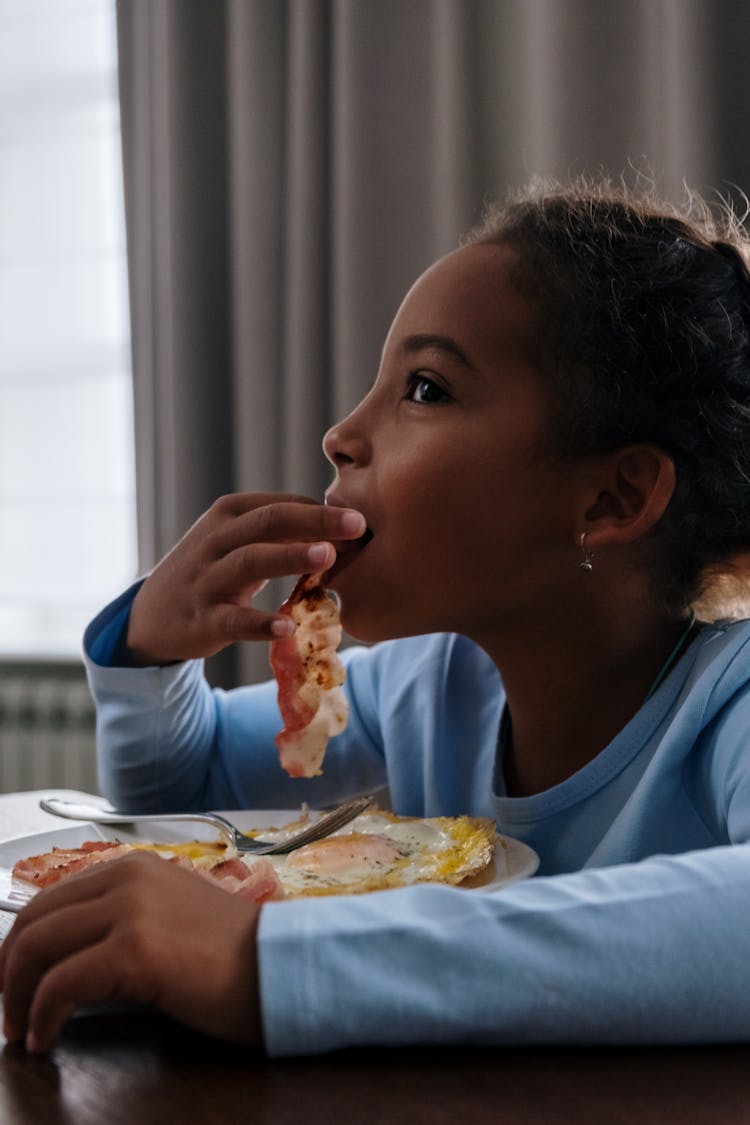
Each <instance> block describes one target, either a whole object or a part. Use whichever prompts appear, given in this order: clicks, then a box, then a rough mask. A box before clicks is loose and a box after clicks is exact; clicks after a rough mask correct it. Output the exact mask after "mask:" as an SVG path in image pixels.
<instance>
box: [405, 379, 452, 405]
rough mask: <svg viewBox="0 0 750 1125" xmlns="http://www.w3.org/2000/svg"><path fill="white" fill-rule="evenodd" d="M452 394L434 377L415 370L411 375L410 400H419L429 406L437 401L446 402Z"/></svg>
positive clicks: (407, 396) (408, 389)
mask: <svg viewBox="0 0 750 1125" xmlns="http://www.w3.org/2000/svg"><path fill="white" fill-rule="evenodd" d="M449 397H450V396H449V395H448V393H447V391H444V390H443V388H442V387H441V386H439V385H438V383H436V382H435V380H434V379H430V378H428V376H427V375H423V374H422V372H421V371H415V372H413V374H411V375H410V376H409V385H408V387H407V391H406V398H407V399H409V401H410V402H417V403H421V404H423V405H427V406H429V405H430V404H432V403H436V402H446V401H447V400H448V398H449Z"/></svg>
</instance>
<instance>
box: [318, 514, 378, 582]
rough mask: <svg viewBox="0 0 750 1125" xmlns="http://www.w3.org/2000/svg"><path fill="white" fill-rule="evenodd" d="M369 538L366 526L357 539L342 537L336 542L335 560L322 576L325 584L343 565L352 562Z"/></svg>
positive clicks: (369, 534) (369, 532)
mask: <svg viewBox="0 0 750 1125" xmlns="http://www.w3.org/2000/svg"><path fill="white" fill-rule="evenodd" d="M371 539H372V532H371V531H370V529H369V527H368V528H367V530H366V531H365V533H364V535H360V537H359V539H343V540H341V541H340V542H338V543H336V562H335V563H334V564H333V566H332V567H331V568H330V569H329V570H327V571H326V573H325V575H324V578H323V580H324V582H325V584H326V585H327V586H328V585H330V584H331V579H334V578H336V576H337V575H338V574H340V573H341V571H342V570H343V569H344V568H345V567H347V566H349V564H350V563H351V562H353V560H354V558H355V557H356V556H358V555H359V554H360V553H361V552H362V551H363V550H364V549H365V547H366V546H367V544H368V543H369V542H370V540H371Z"/></svg>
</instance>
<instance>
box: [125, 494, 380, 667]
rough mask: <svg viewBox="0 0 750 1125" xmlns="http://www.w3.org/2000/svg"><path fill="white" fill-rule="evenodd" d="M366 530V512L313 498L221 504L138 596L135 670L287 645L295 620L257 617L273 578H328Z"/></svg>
mask: <svg viewBox="0 0 750 1125" xmlns="http://www.w3.org/2000/svg"><path fill="white" fill-rule="evenodd" d="M364 530H365V520H364V517H363V516H361V515H360V514H359V513H358V512H353V511H351V510H350V509H345V508H335V507H326V506H325V505H323V504H319V503H317V502H316V501H314V500H309V499H307V498H306V497H301V496H289V495H283V496H279V495H265V494H256V493H240V494H236V495H231V496H223V497H221V499H219V500H217V501H216V502H215V503H214V504H213V505H212V506H211V507H210V508H209V510H208V511H207V512H206V513H205V514H204V515H203V516H201V518H200V519H199V520H198V521H197V523H195V524H194V525H193V526H192V527H191V528H190V530H189V531H188V532H187V534H186V535H185V536H184V537H183V538H182V539H181V540H180V541H179V543H178V544H177V545H176V547H174V548H173V549H172V550H171V551H170V552H169V554H168V555H166V556H165V558H164V559H163V560H162V561H161V562H160V563H159V565H158V566H157V567H156V569H155V570H154V571H153V572H152V574H151V575H150V576H149V577H148V578H147V579H146V581H145V582H144V584H143V586H142V587H141V589H140V590H139V591H138V594H137V595H136V598H135V600H134V602H133V607H132V610H131V614H130V625H129V629H128V637H127V644H128V648H129V649H130V651H131V653H132V655H133V658H134V660H136V661H137V663H139V664H141V665H146V664H169V663H172V662H174V661H178V660H188V659H190V658H192V657H201V656H212V655H213V654H214V653H216V652H219V650H220V649H222V648H225V647H226V646H227V645H229V644H231V643H233V642H234V641H254V640H268V639H269V638H270V637H272V636H283V635H284V634H285V633H287V632H288V630H289V628H290V626H291V622H290V619H289V618H288V617H286V616H284V615H279V614H275V613H265V612H263V611H262V610H259V609H255V608H253V606H252V599H253V597H254V596H255V594H257V593H258V591H259V590H261V589H262V588H263V586H265V584H266V582H267V581H268V579H269V578H279V577H282V576H285V575H291V574H305V573H311V572H315V573H317V572H319V571H324V570H327V569H328V568H329V567H330V566H332V565H333V563H334V561H335V559H336V548H335V546H334V543H335V542H336V541H337V540H339V541H340V540H342V539H356V538H357V537H358V536H359V535H362V534H363V532H364Z"/></svg>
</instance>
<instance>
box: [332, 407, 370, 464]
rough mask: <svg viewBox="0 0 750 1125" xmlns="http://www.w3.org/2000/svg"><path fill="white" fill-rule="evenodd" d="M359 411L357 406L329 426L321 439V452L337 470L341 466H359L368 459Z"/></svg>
mask: <svg viewBox="0 0 750 1125" xmlns="http://www.w3.org/2000/svg"><path fill="white" fill-rule="evenodd" d="M360 411H361V406H358V407H357V408H356V410H354V411H353V412H352V413H351V414H349V415H348V416H347V417H346V418H343V419H342V420H341V421H340V422H336V423H335V424H334V425H333V426H331V428H330V430H329V431H328V433H327V434H326V435H325V437H324V438H323V452H324V453H325V455H326V457H327V458H328V460H329V461H330V462H331V464H332V465H333V466H334V467H335V468H337V469H340V468H341V467H342V465H352V464H357V465H361V464H363V463H364V462H365V461H366V460H367V458H368V457H369V441H368V439H367V437H366V435H365V431H364V429H363V427H362V424H361V422H362V418H361V414H360Z"/></svg>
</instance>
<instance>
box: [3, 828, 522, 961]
mask: <svg viewBox="0 0 750 1125" xmlns="http://www.w3.org/2000/svg"><path fill="white" fill-rule="evenodd" d="M224 815H225V816H226V817H227V818H228V819H229V820H231V821H232V822H233V823H234V824H236V825H237V827H238V828H240V829H243V830H247V829H250V828H270V827H272V826H275V827H281V826H282V825H284V824H287V823H288V822H289V821H292V820H296V819H297V818H298V817H299V815H300V813H299V810H296V811H294V810H289V809H282V810H279V809H270V810H269V809H264V810H256V811H254V812H246V811H240V810H237V809H233V810H231V811H229V812H225V813H224ZM62 823H63V822H62V821H61V824H62ZM215 838H216V835H215V832H214V831H213V830H212V829H211V828H210V827H209V826H206V825H202V824H200V823H198V822H196V823H195V824H194V825H191V824H190V823H179V824H171V823H168V822H167V823H165V824H164V826H163V828H162V827H160V826H159V824H158V823H157V822H156V821H150V822H149V823H148V824H144V825H132V826H130V827H128V826H127V825H117V826H113V825H104V824H101V825H96V824H87V823H84V822H81V823H77V822H76V823H73V822H71V823H70V825H69V826H68V827H65V828H63V827H61V828H57V829H52V830H51V831H49V832H36V833H34V834H33V835H31V836H18V837H16V838H15V839H13V840H6V841H4V842H3V843H0V910H8V911H12V912H13V913H16V912H17V911H19V910H20V909H21V907H22V906H24V905H25V903H27V902H28V901H29V900H30V899H31V898H32V897H33V895H34V894H36V891H35V890H34V888H33V887H32V886H31V885H30V884H28V883H24V882H22V881H21V880H20V879H14V878H13V877H12V870H13V864H14V863H16V861H17V860H19V859H25V858H27V857H28V856H32V855H41V854H42V853H43V852H48V851H51V850H52V848H78V847H80V846H81V844H83V843H85V842H86V841H87V840H122V841H123V843H127V842H131V841H142V842H149V841H155V842H156V841H158V842H159V843H166V842H174V843H179V842H180V841H186V840H196V839H198V840H211V839H215ZM495 854H496V859H495V860H493V862H492V863H491V864H490V866H489V867H488V868H487V870H486V871H483V872H482V874H481V875H477V876H475V877H474V878H473V879H467V880H466V881H465V882H464V883H463V884H462V889H467V890H470V891H473V890H482V891H484V892H487V891H490V892H492V891H496V890H499V889H500V888H501V887H505V886H507V885H508V884H509V883H515V882H517V880H519V879H526V878H528V877H529V876H530V875H533V874H534V872H535V871H536V869H537V868H538V866H539V856H538V855H537V854H536V852H535V851H533V849H532V848H530V847H529V846H528V845H527V844H524V843H522V842H521V841H520V840H515V839H513V838H512V837H510V836H502V837H498V839H497V847H496V849H495ZM0 940H2V935H1V934H0Z"/></svg>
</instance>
